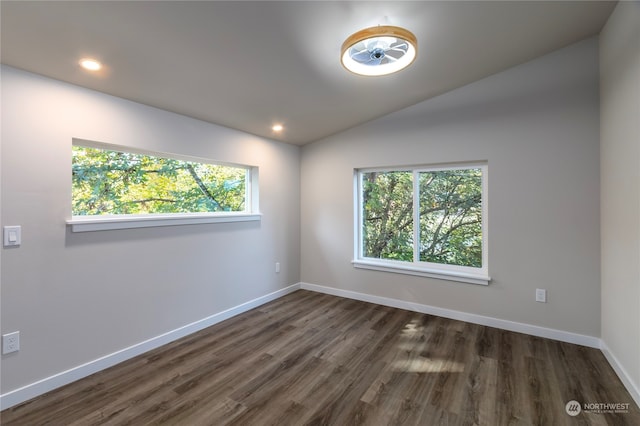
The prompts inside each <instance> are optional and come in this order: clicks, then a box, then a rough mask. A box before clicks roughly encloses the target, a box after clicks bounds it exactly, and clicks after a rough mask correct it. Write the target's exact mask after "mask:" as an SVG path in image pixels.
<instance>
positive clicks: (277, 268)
mask: <svg viewBox="0 0 640 426" xmlns="http://www.w3.org/2000/svg"><path fill="white" fill-rule="evenodd" d="M279 273H280V262H276V274H279Z"/></svg>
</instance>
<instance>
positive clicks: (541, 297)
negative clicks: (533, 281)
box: [536, 288, 547, 303]
mask: <svg viewBox="0 0 640 426" xmlns="http://www.w3.org/2000/svg"><path fill="white" fill-rule="evenodd" d="M536 302H542V303H547V290H545V289H543V288H536Z"/></svg>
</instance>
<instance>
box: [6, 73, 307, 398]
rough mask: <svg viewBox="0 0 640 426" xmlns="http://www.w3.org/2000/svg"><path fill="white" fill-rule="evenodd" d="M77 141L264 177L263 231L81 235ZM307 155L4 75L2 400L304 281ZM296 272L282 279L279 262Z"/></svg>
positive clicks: (240, 226)
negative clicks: (76, 218) (10, 244)
mask: <svg viewBox="0 0 640 426" xmlns="http://www.w3.org/2000/svg"><path fill="white" fill-rule="evenodd" d="M72 138H81V139H88V140H94V141H100V142H108V143H114V144H121V145H126V146H131V147H136V148H142V149H148V150H153V151H159V152H173V153H179V154H184V155H192V156H197V157H206V158H211V159H214V160H219V161H226V162H233V163H241V164H248V165H254V166H258V167H259V169H260V207H261V212H262V213H263V215H264V216H263V217H262V221H261V222H245V223H223V224H208V225H187V226H175V227H164V228H146V229H134V230H117V231H102V232H89V233H82V234H72V233H70V232H69V230H68V229H67V227H66V226H65V219H68V218H70V216H71V141H72ZM299 182H300V149H299V148H298V147H296V146H292V145H286V144H282V143H278V142H274V141H269V140H265V139H261V138H258V137H254V136H251V135H247V134H244V133H242V132H238V131H234V130H230V129H226V128H223V127H219V126H216V125H213V124H208V123H205V122H201V121H197V120H194V119H190V118H187V117H183V116H179V115H176V114H172V113H168V112H165V111H161V110H158V109H154V108H150V107H146V106H143V105H140V104H136V103H133V102H128V101H126V100H123V99H119V98H115V97H111V96H107V95H103V94H100V93H97V92H93V91H90V90H86V89H82V88H79V87H75V86H71V85H68V84H65V83H62V82H58V81H55V80H50V79H46V78H43V77H40V76H36V75H33V74H29V73H25V72H21V71H18V70H16V69H12V68H8V67H2V224H3V225H22V233H23V242H22V246H21V247H20V248H15V249H3V250H2V293H1V296H2V297H1V299H2V306H1V308H2V315H1V321H2V333H7V332H11V331H16V330H19V331H20V333H21V350H20V351H19V352H17V353H13V354H10V355H4V356H3V357H2V393H6V392H8V391H10V390H13V389H16V388H18V387H20V386H23V385H26V384H30V383H32V382H34V381H37V380H39V379H43V378H45V377H48V376H50V375H53V374H56V373H59V372H62V371H64V370H66V369H69V368H72V367H76V366H78V365H80V364H83V363H85V362H88V361H92V360H94V359H96V358H98V357H101V356H104V355H107V354H110V353H113V352H114V351H117V350H120V349H123V348H125V347H128V346H130V345H133V344H136V343H140V342H142V341H144V340H146V339H149V338H152V337H155V336H157V335H160V334H162V333H165V332H167V331H170V330H174V329H176V328H178V327H181V326H183V325H186V324H189V323H191V322H194V321H197V320H200V319H203V318H206V317H208V316H210V315H213V314H215V313H218V312H220V311H223V310H225V309H228V308H231V307H234V306H237V305H239V304H241V303H243V302H246V301H249V300H251V299H254V298H256V297H260V296H263V295H266V294H268V293H270V292H273V291H276V290H278V289H281V288H283V287H286V286H287V285H290V284H294V283H297V282H298V281H299V265H300V260H299V259H300V257H299V253H300V219H299V218H300V184H299ZM276 261H279V262H281V264H282V270H281V272H280V273H279V274H276V273H275V272H274V263H275V262H276Z"/></svg>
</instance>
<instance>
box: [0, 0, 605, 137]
mask: <svg viewBox="0 0 640 426" xmlns="http://www.w3.org/2000/svg"><path fill="white" fill-rule="evenodd" d="M614 7H615V2H608V1H607V2H597V1H584V2H582V1H580V2H579V1H567V2H565V1H532V2H529V1H511V2H488V1H471V2H466V1H427V2H419V1H409V2H401V1H379V2H378V1H376V2H360V1H357V2H342V1H327V2H323V1H317V2H316V1H299V2H293V1H282V2H275V1H256V2H249V1H234V2H221V1H208V2H207V1H199V2H191V1H158V2H156V1H104V2H100V1H95V2H94V1H82V2H63V1H44V2H36V1H2V3H1V5H0V14H1V18H2V21H1V25H2V26H1V36H2V42H1V43H2V45H1V48H2V49H1V59H2V63H4V64H7V65H10V66H13V67H16V68H20V69H24V70H27V71H31V72H35V73H38V74H42V75H45V76H49V77H52V78H55V79H59V80H63V81H67V82H70V83H73V84H77V85H80V86H84V87H88V88H91V89H95V90H98V91H101V92H104V93H108V94H111V95H115V96H119V97H122V98H126V99H130V100H133V101H136V102H140V103H143V104H147V105H151V106H154V107H158V108H162V109H165V110H169V111H173V112H176V113H180V114H184V115H188V116H191V117H195V118H198V119H201V120H205V121H209V122H212V123H216V124H220V125H223V126H227V127H231V128H235V129H239V130H242V131H245V132H248V133H251V134H255V135H260V136H264V137H268V138H272V139H276V140H281V141H284V142H288V143H293V144H299V145H303V144H306V143H309V142H313V141H315V140H319V139H321V138H323V137H326V136H329V135H331V134H334V133H337V132H340V131H342V130H345V129H348V128H350V127H353V126H355V125H358V124H360V123H363V122H366V121H369V120H372V119H374V118H377V117H380V116H382V115H385V114H388V113H390V112H393V111H396V110H399V109H402V108H404V107H407V106H410V105H413V104H416V103H418V102H421V101H423V100H426V99H428V98H430V97H433V96H437V95H438V94H441V93H444V92H446V91H449V90H451V89H454V88H456V87H460V86H463V85H465V84H468V83H470V82H473V81H475V80H478V79H480V78H483V77H485V76H488V75H491V74H493V73H496V72H499V71H501V70H504V69H506V68H509V67H512V66H514V65H517V64H520V63H523V62H526V61H528V60H530V59H533V58H535V57H537V56H540V55H543V54H545V53H548V52H551V51H553V50H556V49H559V48H562V47H564V46H567V45H569V44H571V43H574V42H576V41H579V40H581V39H584V38H587V37H590V36H593V35H596V34H598V32H599V31H600V29H601V28H602V26H603V25H604V23H605V21H606V20H607V18H608V16H609V15H610V13H611V12H612V10H613V8H614ZM375 25H397V26H401V27H404V28H406V29H408V30H410V31H412V32H413V33H414V34H415V35H416V36H417V38H418V57H417V59H416V61H415V63H414V64H413V65H411V66H410V67H409V68H407V69H406V70H404V71H402V72H400V73H397V74H393V75H390V76H384V77H360V76H356V75H354V74H351V73H349V72H348V71H346V70H345V69H344V68H343V67H342V66H341V64H340V61H339V56H340V47H341V45H342V42H343V41H344V40H345V39H346V38H347V37H348V36H349V35H350V34H352V33H354V32H356V31H358V30H360V29H363V28H366V27H370V26H375ZM86 56H90V57H95V58H97V59H99V60H100V61H102V62H103V64H104V68H103V69H102V70H101V71H99V72H97V73H94V74H92V73H89V72H87V71H85V70H83V69H81V68H80V67H79V66H78V60H79V59H80V58H81V57H86ZM275 122H281V123H283V124H284V126H285V129H284V131H283V132H281V133H279V134H278V133H274V132H273V131H272V130H271V126H272V124H273V123H275Z"/></svg>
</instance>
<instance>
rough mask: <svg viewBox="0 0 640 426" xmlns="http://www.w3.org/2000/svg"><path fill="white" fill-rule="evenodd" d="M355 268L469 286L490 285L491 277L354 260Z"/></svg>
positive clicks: (391, 263)
mask: <svg viewBox="0 0 640 426" xmlns="http://www.w3.org/2000/svg"><path fill="white" fill-rule="evenodd" d="M351 263H352V264H353V266H354V267H355V268H360V269H371V270H374V271H382V272H391V273H394V274H406V275H416V276H419V277H428V278H438V279H441V280H449V281H458V282H463V283H468V284H480V285H489V281H491V277H489V276H487V275H482V274H469V273H464V272H455V271H443V270H435V269H426V268H420V267H416V266H413V265H402V264H400V263H396V262H384V261H371V260H363V259H359V260H353V261H352V262H351Z"/></svg>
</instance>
